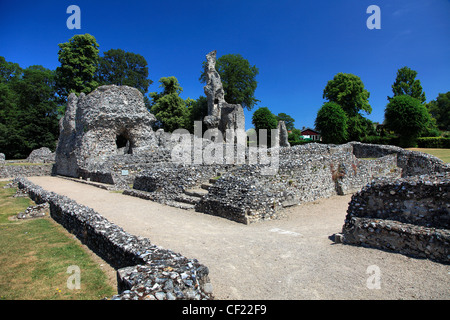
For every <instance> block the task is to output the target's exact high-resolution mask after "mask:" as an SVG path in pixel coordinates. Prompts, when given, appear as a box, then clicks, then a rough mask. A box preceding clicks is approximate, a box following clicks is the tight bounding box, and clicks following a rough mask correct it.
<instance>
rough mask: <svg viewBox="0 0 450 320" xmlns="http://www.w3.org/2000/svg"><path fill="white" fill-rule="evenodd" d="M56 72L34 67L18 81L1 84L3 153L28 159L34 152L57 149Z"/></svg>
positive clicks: (0, 113)
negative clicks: (42, 149) (42, 148)
mask: <svg viewBox="0 0 450 320" xmlns="http://www.w3.org/2000/svg"><path fill="white" fill-rule="evenodd" d="M54 77H55V75H54V71H52V70H49V69H46V68H44V67H42V66H31V67H29V68H26V69H25V70H23V72H22V73H21V75H20V76H19V75H17V78H16V79H15V80H11V81H8V82H0V150H2V152H3V153H5V155H6V156H7V157H8V158H26V157H27V156H28V155H29V153H30V152H31V151H32V150H33V149H37V148H39V147H48V148H50V149H55V144H56V140H57V139H58V134H59V128H58V117H57V103H56V94H55V87H54Z"/></svg>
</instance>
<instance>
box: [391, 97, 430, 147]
mask: <svg viewBox="0 0 450 320" xmlns="http://www.w3.org/2000/svg"><path fill="white" fill-rule="evenodd" d="M384 118H385V125H386V127H387V128H388V129H390V130H392V131H394V132H395V133H396V134H398V135H399V139H400V141H399V142H400V145H401V146H402V147H411V146H414V144H415V140H416V138H417V137H418V136H419V135H420V134H421V132H422V131H423V130H425V129H426V128H427V126H428V125H429V122H430V115H429V113H428V111H427V109H426V108H425V106H423V105H422V104H421V102H420V100H418V99H416V98H413V97H411V96H409V95H401V96H395V97H393V98H391V100H390V102H389V103H388V104H387V106H386V109H385V112H384Z"/></svg>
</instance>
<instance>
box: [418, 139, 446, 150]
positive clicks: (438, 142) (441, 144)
mask: <svg viewBox="0 0 450 320" xmlns="http://www.w3.org/2000/svg"><path fill="white" fill-rule="evenodd" d="M417 145H418V146H419V148H443V149H449V148H450V138H444V137H423V138H417Z"/></svg>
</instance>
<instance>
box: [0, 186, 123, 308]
mask: <svg viewBox="0 0 450 320" xmlns="http://www.w3.org/2000/svg"><path fill="white" fill-rule="evenodd" d="M6 183H7V182H0V299H2V300H92V299H95V300H97V299H102V298H104V297H111V296H112V295H114V294H115V293H116V292H117V291H116V289H115V288H114V287H113V286H112V285H111V283H110V282H108V279H107V276H106V274H105V273H104V272H103V271H102V269H101V268H100V267H99V265H98V263H97V262H95V261H94V260H93V259H92V257H91V256H90V254H89V253H88V252H87V251H86V250H85V249H84V248H83V247H82V246H81V244H80V243H79V242H78V241H77V240H75V239H74V238H73V236H72V235H70V234H69V233H67V232H66V231H65V229H64V228H63V227H62V226H60V225H59V224H57V223H56V222H54V221H53V220H52V219H51V218H50V217H48V216H47V217H45V218H38V219H31V220H11V219H10V218H9V217H11V216H13V215H16V214H17V213H18V212H20V211H24V210H25V209H26V208H27V207H28V206H29V205H32V204H33V202H32V201H31V200H30V199H29V198H13V197H12V195H13V194H14V193H15V191H16V190H15V189H12V188H10V189H3V186H4V185H5V184H6ZM74 265H75V266H78V267H79V268H80V271H81V272H80V289H70V288H68V286H67V282H68V280H69V282H70V279H69V277H70V276H71V275H73V273H67V270H68V267H69V266H74Z"/></svg>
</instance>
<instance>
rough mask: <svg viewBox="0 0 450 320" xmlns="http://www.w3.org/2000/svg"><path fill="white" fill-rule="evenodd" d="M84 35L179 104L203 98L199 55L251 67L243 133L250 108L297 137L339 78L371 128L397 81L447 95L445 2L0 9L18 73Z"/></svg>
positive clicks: (4, 43) (24, 5)
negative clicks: (361, 89)
mask: <svg viewBox="0 0 450 320" xmlns="http://www.w3.org/2000/svg"><path fill="white" fill-rule="evenodd" d="M72 4H74V5H78V6H79V7H80V9H81V29H80V30H69V29H68V28H67V27H66V20H67V18H68V17H69V16H70V15H69V14H67V13H66V9H67V7H68V6H69V5H72ZM370 5H377V6H379V7H380V10H381V29H379V30H377V29H374V30H369V29H368V28H367V27H366V20H367V19H368V18H369V16H370V14H367V13H366V9H367V7H368V6H370ZM84 33H89V34H92V35H93V36H95V38H96V39H97V42H98V43H99V45H100V53H101V54H102V53H103V52H104V51H107V50H109V49H117V48H121V49H123V50H126V51H131V52H134V53H138V54H141V55H142V56H144V57H145V59H146V60H147V62H148V67H149V78H150V79H152V80H153V81H154V83H153V84H152V85H151V86H150V87H149V92H151V91H159V88H158V86H159V83H158V80H159V79H160V78H161V77H166V76H175V77H177V79H178V81H179V82H180V84H181V86H182V87H183V90H184V91H183V93H182V97H183V98H187V97H190V98H194V99H196V98H198V97H199V96H200V95H204V92H203V84H202V83H200V82H199V81H198V78H199V76H200V72H201V64H202V61H204V60H205V55H206V54H207V53H208V52H210V51H212V50H217V55H218V57H220V56H222V55H225V54H229V53H239V54H241V55H242V56H243V57H244V58H246V59H247V60H249V62H250V63H251V64H252V65H256V67H258V68H259V75H258V76H257V78H256V79H257V81H258V88H257V89H256V92H255V97H256V98H257V99H259V100H260V101H261V102H260V103H259V104H258V106H256V107H255V108H254V109H253V110H252V111H251V112H247V111H246V127H247V128H250V127H251V126H252V125H251V116H252V113H253V111H254V110H256V109H257V108H258V107H268V108H269V109H270V110H271V111H272V112H273V113H275V114H277V113H280V112H284V113H287V114H289V115H291V116H292V117H293V118H294V119H295V126H296V127H297V128H302V127H303V126H305V127H313V126H314V120H315V117H316V114H317V111H318V110H319V108H320V107H321V105H322V104H323V103H324V102H325V100H324V99H323V98H322V94H323V89H324V88H325V86H326V84H327V82H328V81H329V80H331V79H332V78H333V77H334V75H335V74H337V73H339V72H344V73H353V74H355V75H357V76H359V77H360V78H361V80H362V81H363V83H364V85H365V87H366V89H367V90H368V91H369V92H370V98H369V103H370V105H371V106H372V109H373V111H372V113H371V114H370V115H366V114H364V115H366V116H367V117H368V118H369V119H370V120H372V121H377V122H382V121H383V119H384V108H385V106H386V103H387V99H386V97H387V96H388V95H389V96H390V95H391V94H392V90H391V85H392V83H393V82H394V80H395V76H396V72H397V70H398V69H399V68H401V67H403V66H408V67H410V68H412V69H414V70H416V71H417V72H418V79H420V80H421V83H422V87H423V89H424V91H425V94H426V97H427V102H428V101H430V100H433V99H435V98H436V97H437V95H438V94H439V93H444V92H447V91H449V90H450V1H448V0H427V1H422V0H419V1H417V0H395V1H394V0H388V1H385V0H370V1H369V0H339V1H324V0H315V1H299V0H296V1H285V0H277V1H268V0H239V1H236V0H222V1H213V0H208V1H197V0H189V1H178V0H176V1H175V0H164V1H163V0H159V1H153V0H149V1H133V0H129V1H111V0H110V1H82V0H71V1H61V0H59V1H45V0H43V1H3V0H2V1H1V2H0V56H4V57H5V58H6V60H7V61H11V62H16V63H19V65H20V66H21V67H23V68H26V67H28V66H30V65H36V64H38V65H43V66H44V67H46V68H49V69H56V67H58V66H59V62H58V44H59V43H63V42H66V41H68V40H69V39H70V38H71V37H72V36H73V35H75V34H84Z"/></svg>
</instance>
